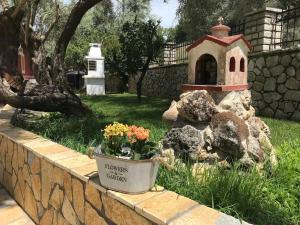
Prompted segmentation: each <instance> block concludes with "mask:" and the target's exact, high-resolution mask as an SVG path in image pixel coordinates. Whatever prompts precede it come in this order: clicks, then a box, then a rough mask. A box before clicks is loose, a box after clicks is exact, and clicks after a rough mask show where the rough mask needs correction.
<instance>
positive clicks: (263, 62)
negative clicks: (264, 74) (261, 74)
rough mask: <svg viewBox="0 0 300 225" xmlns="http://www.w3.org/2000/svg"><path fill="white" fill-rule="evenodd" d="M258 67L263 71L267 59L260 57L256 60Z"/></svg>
mask: <svg viewBox="0 0 300 225" xmlns="http://www.w3.org/2000/svg"><path fill="white" fill-rule="evenodd" d="M256 66H257V67H258V68H259V69H262V68H263V67H264V66H265V59H264V58H263V57H259V58H258V59H257V60H256Z"/></svg>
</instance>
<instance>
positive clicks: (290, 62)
mask: <svg viewBox="0 0 300 225" xmlns="http://www.w3.org/2000/svg"><path fill="white" fill-rule="evenodd" d="M248 76H249V84H250V87H251V90H252V100H253V106H254V107H255V108H256V109H257V110H258V112H259V114H260V115H263V116H268V117H276V118H281V119H293V120H300V49H298V50H276V51H272V52H266V53H257V54H252V55H251V56H250V57H249V74H248Z"/></svg>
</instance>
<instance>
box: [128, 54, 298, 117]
mask: <svg viewBox="0 0 300 225" xmlns="http://www.w3.org/2000/svg"><path fill="white" fill-rule="evenodd" d="M248 82H249V85H250V90H251V92H252V97H253V98H252V99H253V106H254V108H255V109H256V112H257V114H258V115H263V116H268V117H275V118H279V119H292V120H296V121H300V49H294V50H291V49H288V50H275V51H269V52H260V53H252V54H250V56H249V63H248ZM184 83H187V64H181V65H177V66H175V65H172V66H165V67H156V68H152V69H150V70H149V72H148V74H147V76H146V77H145V81H144V83H143V92H142V93H143V95H146V96H155V97H162V98H170V99H178V97H179V95H180V94H181V93H182V90H181V86H182V84H184ZM129 86H130V87H131V89H130V91H131V92H135V85H134V82H133V81H132V80H131V84H130V85H129Z"/></svg>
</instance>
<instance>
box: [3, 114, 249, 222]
mask: <svg viewBox="0 0 300 225" xmlns="http://www.w3.org/2000/svg"><path fill="white" fill-rule="evenodd" d="M12 113H13V111H12V110H3V111H2V112H1V114H0V184H2V185H3V186H4V187H5V188H6V189H7V191H8V192H9V193H10V194H11V195H12V196H13V197H14V199H15V200H16V201H17V202H18V204H19V205H20V206H21V207H22V208H23V209H24V210H25V211H26V212H27V213H28V215H29V216H30V217H31V218H32V219H33V220H34V221H35V222H36V223H37V224H41V225H67V224H71V225H81V224H87V225H89V224H91V225H108V224H109V225H113V224H118V225H119V224H120V225H153V224H169V225H200V224H206V225H208V224H210V225H213V224H216V225H238V224H241V222H240V221H239V220H237V219H234V218H233V217H231V216H228V215H225V214H223V213H220V212H218V211H216V210H214V209H211V208H208V207H206V206H204V205H199V204H198V203H197V202H195V201H193V200H191V199H188V198H185V197H183V196H180V195H178V194H176V193H174V192H171V191H167V190H165V191H160V192H159V191H157V192H155V191H154V192H147V193H145V194H140V195H127V194H121V193H118V192H114V191H110V190H106V189H105V188H103V187H102V186H101V185H100V184H99V178H98V176H97V168H96V163H95V160H93V159H89V158H88V157H87V156H85V155H82V154H80V153H78V152H75V151H73V150H71V149H68V148H66V147H64V146H62V145H59V144H57V143H54V142H52V141H49V140H47V139H44V138H42V137H40V136H38V135H35V134H33V133H31V132H28V131H25V130H23V129H20V128H16V127H12V126H11V125H10V124H9V120H10V117H11V116H12ZM242 224H245V225H246V224H247V223H245V222H243V223H242Z"/></svg>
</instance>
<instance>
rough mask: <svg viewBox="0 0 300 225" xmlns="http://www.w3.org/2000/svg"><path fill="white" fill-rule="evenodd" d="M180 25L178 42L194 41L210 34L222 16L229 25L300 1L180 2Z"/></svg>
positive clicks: (197, 0) (217, 0) (193, 0)
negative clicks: (261, 12) (257, 12)
mask: <svg viewBox="0 0 300 225" xmlns="http://www.w3.org/2000/svg"><path fill="white" fill-rule="evenodd" d="M178 2H179V8H178V11H177V14H178V16H179V24H178V26H177V29H176V39H177V40H178V41H183V40H193V39H195V38H198V37H199V36H201V35H203V34H206V33H208V32H209V29H210V28H211V27H212V26H213V25H215V23H216V21H217V18H218V17H220V16H222V17H223V18H224V19H225V22H226V23H227V24H229V25H231V24H235V23H238V22H239V20H240V19H242V18H243V16H244V15H245V14H246V13H248V12H251V11H253V10H258V9H261V8H263V7H266V6H268V7H278V8H282V9H285V8H286V7H288V6H296V5H299V3H300V1H299V0H251V1H249V0H209V1H207V0H178Z"/></svg>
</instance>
